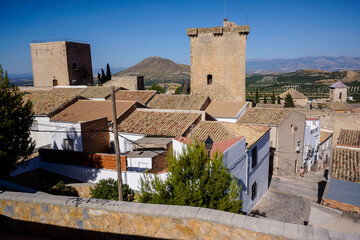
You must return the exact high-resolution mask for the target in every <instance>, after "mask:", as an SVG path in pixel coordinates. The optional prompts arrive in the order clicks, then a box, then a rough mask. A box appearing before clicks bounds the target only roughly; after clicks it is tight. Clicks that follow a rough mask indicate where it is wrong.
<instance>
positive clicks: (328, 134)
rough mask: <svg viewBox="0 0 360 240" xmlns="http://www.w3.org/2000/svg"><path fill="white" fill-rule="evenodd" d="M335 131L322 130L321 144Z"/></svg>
mask: <svg viewBox="0 0 360 240" xmlns="http://www.w3.org/2000/svg"><path fill="white" fill-rule="evenodd" d="M333 134H334V133H332V132H327V131H321V130H320V144H321V143H323V142H324V141H325V140H327V139H328V138H329V137H331V136H332V135H333Z"/></svg>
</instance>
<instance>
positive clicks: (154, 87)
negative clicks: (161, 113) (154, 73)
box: [148, 83, 165, 93]
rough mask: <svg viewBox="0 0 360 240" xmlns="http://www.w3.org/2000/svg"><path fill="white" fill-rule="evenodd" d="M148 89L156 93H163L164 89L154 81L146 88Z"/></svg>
mask: <svg viewBox="0 0 360 240" xmlns="http://www.w3.org/2000/svg"><path fill="white" fill-rule="evenodd" d="M148 90H156V91H157V93H164V92H165V89H164V88H162V87H160V86H159V85H157V84H156V83H154V84H153V85H151V87H149V88H148Z"/></svg>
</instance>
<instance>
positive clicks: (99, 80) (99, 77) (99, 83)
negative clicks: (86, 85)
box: [98, 73, 102, 85]
mask: <svg viewBox="0 0 360 240" xmlns="http://www.w3.org/2000/svg"><path fill="white" fill-rule="evenodd" d="M101 84H102V82H101V75H100V73H98V85H101Z"/></svg>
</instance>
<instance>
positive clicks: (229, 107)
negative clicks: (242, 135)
mask: <svg viewBox="0 0 360 240" xmlns="http://www.w3.org/2000/svg"><path fill="white" fill-rule="evenodd" d="M249 107H251V104H249V102H245V101H243V102H228V101H211V103H210V104H209V106H208V107H207V108H206V110H205V111H206V112H207V113H208V114H210V115H211V116H212V117H214V118H215V119H216V120H217V121H221V122H232V123H236V122H238V121H239V119H240V117H241V116H242V115H243V114H244V113H245V111H246V109H247V108H249Z"/></svg>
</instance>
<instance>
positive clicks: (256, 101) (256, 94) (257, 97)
mask: <svg viewBox="0 0 360 240" xmlns="http://www.w3.org/2000/svg"><path fill="white" fill-rule="evenodd" d="M259 102H260V98H259V90H258V89H256V92H255V104H256V103H259Z"/></svg>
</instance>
